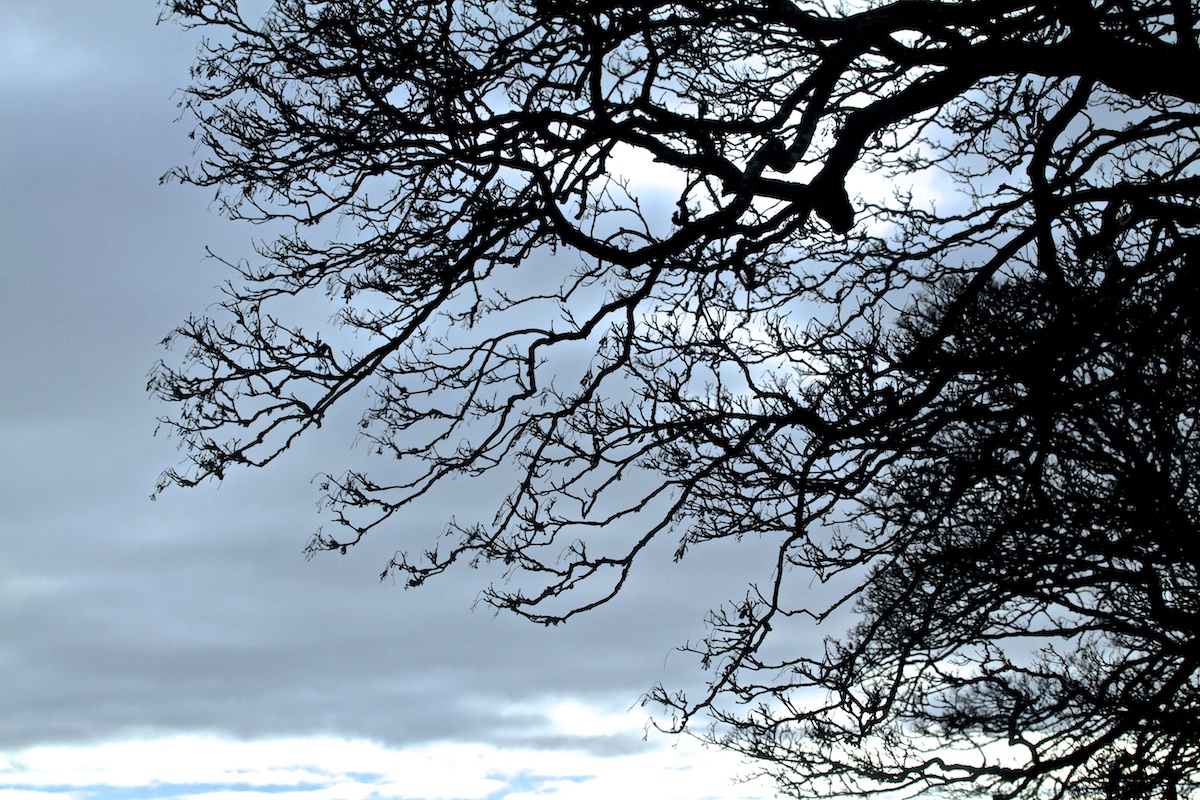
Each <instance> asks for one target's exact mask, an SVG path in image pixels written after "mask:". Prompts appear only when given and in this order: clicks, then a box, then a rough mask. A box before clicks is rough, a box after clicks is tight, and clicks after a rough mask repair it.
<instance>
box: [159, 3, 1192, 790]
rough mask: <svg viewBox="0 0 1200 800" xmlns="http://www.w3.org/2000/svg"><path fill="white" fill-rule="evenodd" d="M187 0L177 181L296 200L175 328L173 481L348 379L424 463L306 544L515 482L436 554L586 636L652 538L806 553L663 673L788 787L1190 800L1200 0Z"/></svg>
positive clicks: (254, 453)
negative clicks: (580, 623) (194, 56)
mask: <svg viewBox="0 0 1200 800" xmlns="http://www.w3.org/2000/svg"><path fill="white" fill-rule="evenodd" d="M166 5H167V6H168V8H169V11H170V14H171V15H173V16H175V17H177V18H178V19H179V20H180V21H181V22H182V23H183V24H185V25H188V26H202V27H206V28H211V29H212V36H213V38H212V39H210V40H208V41H207V42H206V44H205V46H204V47H203V49H202V51H201V53H200V56H199V57H198V61H197V64H196V67H195V69H194V74H193V78H194V84H193V86H192V87H191V88H190V89H188V91H187V93H186V100H185V107H186V112H187V114H189V115H190V116H191V117H192V118H193V119H194V120H195V124H196V135H197V137H198V139H199V146H200V151H201V152H202V153H203V155H202V158H201V160H200V161H199V163H197V164H196V165H195V166H194V167H192V168H185V169H180V170H178V171H176V172H175V173H174V176H175V177H176V178H179V179H181V180H183V181H185V182H189V183H194V184H198V185H201V186H211V187H216V188H217V190H218V197H219V198H220V200H221V203H222V208H223V209H224V211H225V212H226V213H227V214H228V215H229V216H231V217H233V218H236V219H248V220H252V221H258V222H269V223H275V224H280V223H286V224H288V225H289V226H290V227H289V228H288V231H287V232H285V233H283V234H282V235H280V236H278V238H276V239H275V240H273V241H272V242H271V243H269V244H267V245H265V246H264V247H263V248H262V251H261V252H260V253H259V258H258V260H257V262H256V263H254V264H252V265H250V264H245V263H241V262H239V263H236V264H230V266H231V268H232V269H233V270H235V279H234V280H233V281H232V282H231V283H230V284H229V286H228V289H227V292H228V299H227V301H226V302H225V303H224V305H223V309H222V312H221V313H220V314H216V315H213V316H212V317H211V318H209V317H205V318H194V319H191V320H189V321H188V322H187V323H185V324H184V325H183V326H181V327H180V328H179V329H178V330H177V331H175V333H174V334H173V335H172V337H170V340H172V341H180V342H182V343H184V344H185V345H186V354H185V356H184V358H183V363H182V364H181V365H178V366H173V365H170V364H165V363H164V364H162V365H160V367H159V368H158V369H157V370H156V372H155V373H154V375H153V377H152V381H151V389H152V390H153V391H154V392H155V393H157V394H158V395H159V396H161V397H163V398H165V399H167V400H169V401H171V402H172V403H174V404H176V412H175V414H174V415H173V416H171V417H170V418H168V419H165V420H164V423H165V424H166V425H168V426H169V427H170V428H171V429H173V430H174V431H175V432H176V433H177V434H178V435H179V436H180V437H181V440H182V442H183V444H184V445H185V448H186V451H187V453H188V455H189V465H188V467H187V468H186V469H182V470H178V471H174V470H173V471H168V472H167V473H166V474H165V475H164V478H163V482H162V484H161V486H160V488H163V487H165V486H166V485H168V484H171V483H176V484H181V485H194V484H196V483H199V482H201V481H204V480H206V479H208V478H218V479H219V478H222V477H224V476H225V475H226V473H227V472H228V470H229V469H230V468H232V467H237V466H241V465H247V466H262V465H265V464H268V463H270V462H271V461H273V460H274V459H275V458H276V457H278V456H279V455H280V454H281V453H283V452H284V451H285V450H287V449H288V448H289V447H290V446H291V445H292V443H293V442H295V441H296V439H297V437H300V436H303V435H305V433H306V432H307V431H309V430H310V429H312V428H315V427H318V426H320V425H321V424H322V422H323V421H324V420H325V419H326V417H327V415H329V414H330V413H331V411H332V410H333V409H334V407H335V406H337V407H339V408H340V407H342V406H345V405H350V406H355V405H357V407H359V408H365V412H364V413H363V415H362V422H361V434H360V435H361V437H362V438H363V439H364V440H366V441H367V442H369V443H370V445H371V447H372V448H373V450H374V451H376V452H377V453H379V454H386V455H391V456H394V457H395V460H394V461H389V462H388V467H387V468H386V470H384V471H385V472H386V473H387V479H386V480H383V479H380V478H379V477H378V476H368V475H367V474H364V473H361V472H352V473H348V474H344V475H340V476H329V477H327V478H326V479H325V481H324V487H325V488H326V489H327V490H328V503H329V508H330V509H331V511H332V514H333V517H334V518H335V519H336V521H337V522H339V523H340V527H339V529H338V532H336V533H323V534H321V535H319V536H318V537H316V538H315V539H314V540H313V542H312V545H311V547H312V549H313V550H314V551H316V550H324V549H330V550H343V551H344V550H345V549H346V548H347V547H348V546H350V545H353V544H354V543H356V542H358V541H360V540H361V539H362V537H364V536H365V535H367V534H368V533H370V532H371V531H373V530H375V529H377V528H385V529H386V528H387V527H388V526H389V523H391V522H394V521H395V520H396V519H397V515H398V514H400V513H402V511H403V510H404V509H406V508H407V507H408V506H409V505H410V504H412V503H414V502H416V501H417V500H419V499H420V498H422V497H424V496H425V495H427V494H428V493H429V492H430V491H431V490H432V489H433V488H434V487H437V486H439V485H441V484H443V483H444V482H446V481H448V480H451V479H453V478H455V477H461V476H480V475H484V474H486V473H490V472H495V473H497V474H510V475H515V476H516V477H515V478H513V479H512V481H511V492H510V493H509V494H508V496H507V497H506V499H505V500H504V502H503V503H502V504H501V506H500V508H499V510H498V512H497V514H496V516H495V518H494V519H492V520H490V521H483V522H479V523H470V524H466V523H453V524H452V525H451V526H450V528H449V529H448V530H447V532H446V536H445V537H444V538H443V539H441V540H439V541H437V542H435V543H429V542H425V543H418V545H417V552H418V554H417V555H409V554H407V552H406V551H403V550H402V551H401V552H400V553H398V554H397V556H396V558H395V560H394V561H393V563H391V564H390V565H389V566H388V569H387V572H386V573H385V574H393V575H399V576H402V577H403V579H404V580H405V581H406V582H407V583H408V584H410V585H418V584H420V583H422V582H424V581H425V580H427V579H429V578H430V577H433V576H435V575H437V574H439V573H441V572H443V571H444V570H446V569H447V568H449V567H450V566H451V565H453V564H455V563H456V562H459V561H471V560H477V559H484V560H489V561H495V562H497V563H500V564H503V565H505V567H506V568H507V570H508V574H509V576H510V578H511V581H510V582H508V583H504V584H501V585H498V586H493V587H490V588H489V589H488V590H487V593H486V595H485V597H486V599H487V601H488V602H490V603H492V604H494V605H495V606H497V607H499V608H503V609H508V610H511V611H514V612H516V613H518V614H522V615H524V616H527V617H529V618H530V619H533V620H536V621H539V622H544V623H556V622H561V621H564V620H566V619H568V618H570V617H571V616H573V615H575V614H577V613H579V612H582V611H586V610H588V609H590V608H594V607H595V606H597V605H599V604H601V603H604V602H606V601H608V600H610V599H611V598H613V597H614V596H616V595H617V593H618V592H619V591H620V590H621V588H622V586H623V585H624V583H625V580H626V577H627V576H628V574H629V571H630V569H631V568H632V566H633V565H634V563H635V561H636V560H637V559H638V558H639V556H640V554H641V553H643V551H645V549H646V548H647V546H648V545H649V544H650V542H651V541H653V540H654V539H656V538H660V537H663V536H674V537H675V538H676V540H677V547H678V549H677V557H678V558H682V557H683V556H684V555H685V553H686V551H687V550H688V548H689V547H692V546H697V545H702V544H703V543H704V542H707V541H710V540H715V539H727V538H734V539H736V538H740V537H743V536H746V535H753V536H754V537H755V541H758V542H760V543H763V544H760V545H758V546H766V547H772V548H774V550H775V552H776V553H777V556H776V558H775V564H774V568H773V570H772V571H771V573H770V574H769V575H764V576H763V579H762V581H760V582H759V583H757V584H755V585H754V586H752V587H750V590H749V592H748V593H747V595H746V597H745V598H744V599H743V600H742V601H739V602H736V603H733V604H732V605H727V606H721V607H718V608H716V609H715V610H714V611H713V615H712V618H711V620H710V623H711V631H710V635H709V636H708V637H707V638H705V639H704V640H703V641H702V642H700V643H698V644H696V645H694V646H693V649H695V650H696V652H697V653H698V654H699V655H700V656H701V658H702V660H703V663H704V664H705V665H706V666H707V667H708V668H709V669H710V671H711V679H710V681H709V683H708V689H707V691H706V692H705V693H703V694H702V696H698V697H695V696H684V695H682V694H678V693H672V692H669V691H667V690H665V689H658V690H655V691H654V692H653V693H652V694H651V699H653V700H654V701H656V702H657V703H659V704H661V705H662V706H663V707H665V708H666V709H667V710H668V711H669V712H672V713H673V714H674V717H673V722H671V723H670V724H672V725H673V726H675V727H677V728H684V727H687V726H688V725H689V723H691V722H692V721H693V720H695V719H697V718H698V717H697V715H700V717H699V718H706V719H709V720H712V721H715V722H714V724H713V727H712V728H711V729H710V731H709V733H708V734H707V735H708V736H710V738H712V739H713V740H714V741H717V742H719V743H721V744H722V745H724V746H726V747H730V748H733V749H737V750H740V751H742V752H745V753H747V754H749V755H751V756H753V757H755V758H756V759H759V760H760V763H761V764H762V765H763V766H764V769H766V770H767V771H769V772H771V773H772V774H774V775H775V776H776V777H777V778H778V780H779V782H780V786H781V787H782V788H783V789H785V790H786V791H789V792H792V793H795V794H797V795H822V796H825V795H832V794H839V793H842V794H858V793H871V792H875V791H885V790H894V789H906V790H911V791H920V790H925V789H935V790H938V789H940V790H954V789H964V790H966V789H971V790H988V791H991V792H992V793H994V794H995V795H996V796H1001V797H1011V796H1029V797H1033V796H1042V795H1049V796H1079V797H1084V796H1087V797H1092V796H1097V797H1098V796H1105V797H1117V796H1120V797H1126V796H1129V797H1150V796H1154V797H1163V798H1170V799H1171V800H1174V798H1177V797H1179V796H1181V795H1182V796H1188V795H1189V794H1192V795H1194V794H1195V792H1196V781H1197V774H1198V769H1200V726H1198V725H1197V722H1196V719H1197V715H1198V714H1200V696H1198V695H1200V676H1198V675H1197V667H1198V666H1200V663H1198V659H1200V655H1198V653H1200V647H1198V646H1197V641H1196V638H1197V630H1198V629H1200V592H1198V588H1197V578H1198V576H1197V570H1198V569H1200V550H1198V549H1197V544H1196V542H1197V541H1198V540H1197V523H1198V521H1200V509H1198V503H1197V501H1198V491H1200V487H1198V486H1197V481H1198V478H1197V468H1198V466H1200V464H1198V463H1197V459H1198V455H1200V447H1198V445H1200V436H1198V434H1200V431H1198V430H1197V404H1198V401H1197V397H1198V396H1200V394H1198V389H1200V386H1198V385H1197V384H1198V378H1200V375H1198V367H1197V353H1198V346H1200V342H1197V335H1198V332H1200V328H1198V320H1197V316H1198V315H1197V311H1196V309H1197V308H1200V271H1198V270H1200V241H1198V240H1197V231H1198V229H1200V204H1198V202H1197V198H1198V196H1200V168H1198V163H1197V162H1198V160H1200V127H1198V122H1200V83H1198V82H1197V81H1196V80H1195V76H1196V75H1200V47H1198V45H1197V13H1196V9H1195V8H1194V7H1193V5H1192V4H1191V3H1190V2H1188V0H1163V1H1162V2H1117V1H1116V0H1113V1H1111V2H1110V1H1108V0H1096V2H1080V0H1072V2H1067V3H1036V2H1034V3H1028V2H1009V1H1007V0H980V2H971V3H948V2H933V1H932V0H897V1H896V2H892V3H885V4H881V5H877V6H872V7H869V8H863V9H860V10H850V11H839V10H836V9H833V8H827V7H825V6H822V5H820V4H818V3H793V2H791V0H782V2H776V1H775V0H761V1H759V0H750V1H748V2H724V1H723V0H704V1H703V2H699V1H698V2H675V3H629V2H619V3H618V2H601V1H598V0H597V1H595V2H591V1H589V2H578V3H577V2H572V3H560V2H556V1H555V0H535V1H534V2H528V3H526V2H516V1H515V0H510V2H502V3H490V2H486V3H485V2H474V1H468V0H441V1H440V2H436V3H434V2H428V3H426V2H361V1H357V2H352V1H351V0H331V1H330V2H302V1H301V0H279V2H277V3H276V4H275V5H274V7H273V9H272V11H271V12H270V14H269V15H268V16H267V17H266V18H265V19H264V20H263V21H262V22H261V24H252V23H251V22H249V21H247V20H245V19H243V17H242V16H241V14H240V13H239V11H238V9H237V7H236V3H235V2H234V0H213V1H212V2H202V1H201V0H178V1H176V2H170V3H167V4H166ZM881 184H882V187H883V188H882V190H881ZM322 293H324V294H325V295H326V297H325V299H324V300H323V302H324V303H325V307H326V308H332V309H333V311H334V314H335V315H334V317H333V320H332V322H331V323H329V324H324V321H323V320H322V319H318V320H317V321H316V322H313V321H311V320H305V321H303V322H301V321H299V320H301V319H302V318H303V314H302V313H300V311H298V310H297V309H302V308H304V305H303V304H304V302H308V301H306V298H308V297H309V296H310V295H318V296H319V295H321V294H322ZM289 314H293V315H294V316H291V317H289ZM289 319H290V320H291V321H289ZM351 333H353V334H354V335H353V336H350V335H348V334H351ZM814 576H815V577H816V578H817V579H819V580H820V581H822V582H828V583H829V585H830V586H846V585H848V586H849V587H850V588H849V589H848V590H846V591H845V592H844V594H843V596H841V599H840V600H837V601H835V602H832V603H829V604H826V605H820V606H814V605H813V604H812V602H807V601H801V602H796V600H795V598H796V597H797V592H796V591H795V587H796V586H803V585H807V584H808V583H809V582H811V581H812V579H813V577H814ZM841 609H853V610H854V611H855V612H857V615H858V616H857V618H858V619H859V620H860V622H859V623H858V624H857V625H856V626H855V627H854V628H853V629H852V630H850V631H847V632H845V633H844V635H842V636H839V637H836V638H831V639H829V640H828V641H827V643H826V646H825V647H824V648H823V649H820V648H818V650H819V652H807V653H784V654H782V655H772V654H774V653H776V652H777V651H776V649H775V648H774V647H773V646H772V644H771V643H772V642H773V641H776V639H777V638H779V637H783V636H784V635H785V633H786V632H789V631H798V630H808V628H807V627H806V626H811V625H819V624H820V623H821V622H822V621H824V620H827V619H830V618H831V617H832V615H834V614H835V612H838V611H839V610H841ZM806 635H808V636H810V637H811V631H810V632H809V633H808V634H806ZM668 716H670V715H668Z"/></svg>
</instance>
